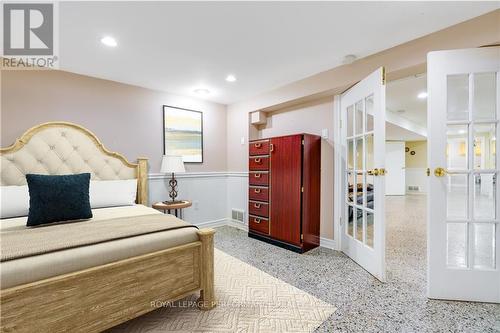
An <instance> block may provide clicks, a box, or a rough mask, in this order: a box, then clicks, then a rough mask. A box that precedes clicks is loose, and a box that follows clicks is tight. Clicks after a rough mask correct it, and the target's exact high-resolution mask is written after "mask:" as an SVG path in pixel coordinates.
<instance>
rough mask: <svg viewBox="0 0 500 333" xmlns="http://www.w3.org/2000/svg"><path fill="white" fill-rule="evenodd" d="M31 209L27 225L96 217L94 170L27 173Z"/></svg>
mask: <svg viewBox="0 0 500 333" xmlns="http://www.w3.org/2000/svg"><path fill="white" fill-rule="evenodd" d="M26 181H27V182H28V189H29V194H30V209H29V213H28V223H27V226H37V225H41V224H46V223H53V222H60V221H70V220H83V219H89V218H91V217H92V210H91V208H90V197H89V186H90V173H81V174H76V175H62V176H47V175H34V174H27V175H26Z"/></svg>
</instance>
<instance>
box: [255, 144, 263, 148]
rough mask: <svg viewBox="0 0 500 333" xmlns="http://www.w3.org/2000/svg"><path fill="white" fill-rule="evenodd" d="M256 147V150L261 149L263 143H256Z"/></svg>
mask: <svg viewBox="0 0 500 333" xmlns="http://www.w3.org/2000/svg"><path fill="white" fill-rule="evenodd" d="M254 147H255V148H260V147H262V143H256V144H254Z"/></svg>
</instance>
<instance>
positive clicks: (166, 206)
mask: <svg viewBox="0 0 500 333" xmlns="http://www.w3.org/2000/svg"><path fill="white" fill-rule="evenodd" d="M192 204H193V203H192V202H191V201H189V200H180V201H175V202H169V201H167V202H163V201H160V202H155V203H154V204H153V208H154V209H158V210H162V211H163V212H164V213H166V214H172V211H173V213H174V215H175V216H176V217H178V218H180V219H182V218H183V213H182V210H183V209H184V208H188V207H191V205H192Z"/></svg>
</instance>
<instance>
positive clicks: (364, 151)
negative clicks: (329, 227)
mask: <svg viewBox="0 0 500 333" xmlns="http://www.w3.org/2000/svg"><path fill="white" fill-rule="evenodd" d="M347 119H348V122H347V133H349V134H350V135H349V136H347V138H346V140H347V150H348V151H347V156H349V158H348V159H347V160H346V168H345V177H346V182H345V183H346V184H347V188H346V189H345V191H346V193H347V196H346V202H345V204H346V210H347V212H348V213H347V221H348V222H347V223H348V228H346V229H345V232H346V233H347V235H348V236H349V237H351V238H352V239H353V240H357V241H359V242H360V243H362V244H364V245H366V246H368V247H370V248H373V235H374V231H373V224H374V217H373V212H374V211H373V209H374V202H375V197H374V187H375V184H374V181H373V180H374V174H373V168H374V166H373V95H370V96H368V97H366V98H363V99H360V100H358V101H356V102H355V103H353V104H351V105H349V106H347Z"/></svg>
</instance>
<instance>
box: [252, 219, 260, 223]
mask: <svg viewBox="0 0 500 333" xmlns="http://www.w3.org/2000/svg"><path fill="white" fill-rule="evenodd" d="M253 221H254V222H255V223H260V222H261V220H260V219H258V218H254V219H253Z"/></svg>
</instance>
